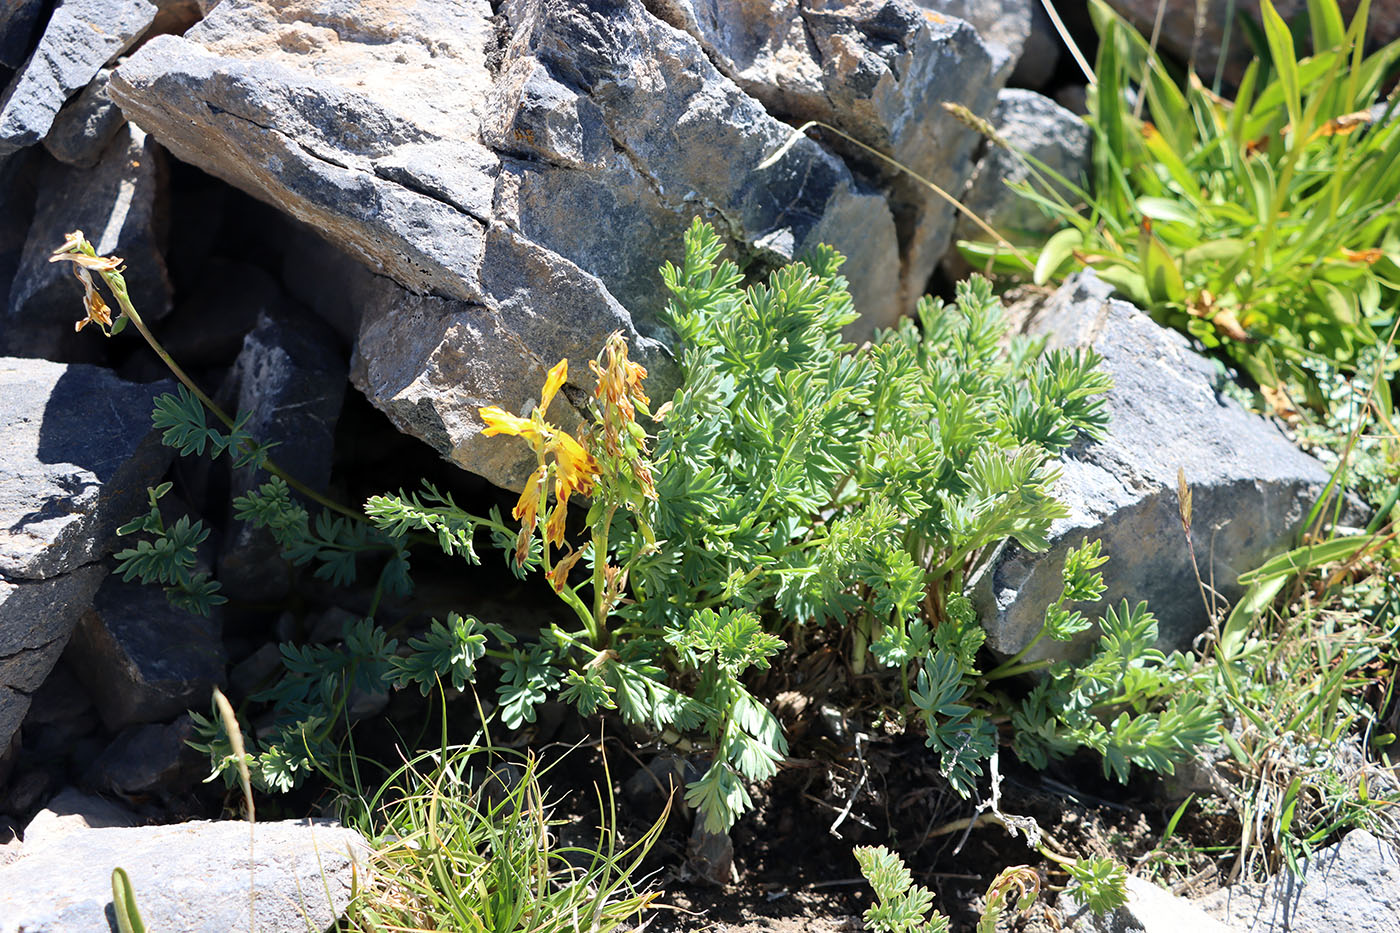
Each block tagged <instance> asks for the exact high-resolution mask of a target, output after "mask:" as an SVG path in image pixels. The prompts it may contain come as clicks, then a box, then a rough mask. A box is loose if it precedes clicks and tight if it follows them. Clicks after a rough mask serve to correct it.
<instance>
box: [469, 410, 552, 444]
mask: <svg viewBox="0 0 1400 933" xmlns="http://www.w3.org/2000/svg"><path fill="white" fill-rule="evenodd" d="M477 414H479V415H480V416H481V420H482V421H484V422H485V423H486V430H485V431H482V432H481V433H482V434H484V435H486V436H487V437H494V436H495V435H497V434H509V435H511V436H513V437H524V438H534V437H537V436H539V432H538V431H537V430H536V429H535V425H534V424H533V422H531V421H530V419H529V418H521V417H519V416H517V415H512V414H511V413H510V412H508V411H506V410H505V409H502V408H497V407H496V406H495V405H487V406H486V407H485V408H479V409H477Z"/></svg>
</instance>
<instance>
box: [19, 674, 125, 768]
mask: <svg viewBox="0 0 1400 933" xmlns="http://www.w3.org/2000/svg"><path fill="white" fill-rule="evenodd" d="M98 727H99V721H98V717H97V711H96V710H95V709H94V707H93V705H92V698H91V697H90V696H89V695H88V692H87V689H86V688H85V687H84V686H83V685H82V683H81V682H79V680H78V678H77V677H76V676H75V675H74V674H73V670H72V667H71V666H70V665H68V664H66V663H64V662H63V661H62V660H60V661H59V662H58V664H57V665H56V666H55V667H54V669H53V670H52V671H50V672H49V675H48V676H47V677H46V678H44V682H43V684H41V685H40V687H39V689H38V690H37V691H36V692H35V693H34V695H33V697H32V698H31V700H30V704H29V712H28V713H27V714H26V715H25V717H24V723H23V725H22V726H21V727H20V737H21V739H22V743H23V749H24V757H25V759H26V761H28V762H37V763H39V764H40V765H41V766H43V767H47V768H50V769H51V770H54V771H58V772H61V773H65V774H66V770H67V768H68V767H69V766H70V765H72V764H74V761H73V758H74V756H75V755H80V754H85V753H86V752H88V751H89V750H92V748H93V746H94V745H96V747H97V749H100V748H101V747H102V744H105V739H103V740H102V741H101V743H100V744H99V741H98V740H97V739H96V737H93V738H91V739H88V738H87V737H88V736H90V735H92V733H94V732H95V731H97V730H98Z"/></svg>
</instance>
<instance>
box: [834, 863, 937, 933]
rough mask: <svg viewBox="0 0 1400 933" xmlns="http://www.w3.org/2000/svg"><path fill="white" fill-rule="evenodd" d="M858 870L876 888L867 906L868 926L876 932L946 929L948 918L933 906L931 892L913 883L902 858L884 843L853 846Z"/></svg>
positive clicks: (930, 932)
mask: <svg viewBox="0 0 1400 933" xmlns="http://www.w3.org/2000/svg"><path fill="white" fill-rule="evenodd" d="M855 856H856V862H857V863H858V864H859V865H860V871H861V874H863V875H864V876H865V880H866V881H867V882H869V884H870V887H871V888H873V889H874V891H875V898H876V901H875V904H874V905H873V906H871V907H869V908H867V909H866V911H865V915H864V917H863V919H864V920H865V926H866V928H867V929H870V930H874V931H876V933H947V931H948V918H947V917H946V916H944V915H943V914H941V913H939V912H938V911H936V910H934V909H933V892H932V891H930V890H929V889H928V888H926V887H924V886H923V885H921V884H915V883H914V878H913V876H912V875H911V874H910V873H909V869H908V868H906V867H905V865H904V860H903V859H901V858H900V857H899V856H898V855H896V854H894V853H893V852H891V851H890V850H889V849H887V848H885V847H884V846H860V847H858V848H857V849H856V850H855Z"/></svg>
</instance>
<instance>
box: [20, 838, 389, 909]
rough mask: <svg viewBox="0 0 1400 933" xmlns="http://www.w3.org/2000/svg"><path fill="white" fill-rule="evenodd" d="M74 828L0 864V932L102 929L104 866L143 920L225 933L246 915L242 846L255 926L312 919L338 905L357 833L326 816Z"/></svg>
mask: <svg viewBox="0 0 1400 933" xmlns="http://www.w3.org/2000/svg"><path fill="white" fill-rule="evenodd" d="M253 832H254V833H255V839H254V840H252V841H251V842H250V839H249V825H248V824H247V823H244V822H237V821H232V820H229V821H222V822H214V823H210V822H193V823H180V824H176V825H171V826H140V827H131V828H109V829H83V830H79V831H76V832H71V833H68V834H66V835H64V836H62V837H61V838H60V839H59V840H56V843H57V844H48V845H44V844H40V845H31V844H30V842H29V841H28V837H27V836H26V841H25V843H24V845H23V847H22V848H21V856H20V858H18V859H16V860H15V861H12V862H10V863H9V864H8V865H3V866H0V933H20V931H40V930H43V931H46V933H78V931H84V933H86V931H92V930H107V929H109V928H112V927H110V926H109V924H110V921H109V919H108V918H109V911H108V906H109V905H110V904H111V901H112V882H111V876H112V870H113V869H114V868H116V867H118V866H120V867H122V868H124V869H125V870H126V872H127V874H128V875H129V876H130V878H131V882H132V886H133V888H134V890H135V895H136V902H137V905H138V907H139V908H140V910H141V916H142V919H143V920H144V921H145V923H146V926H147V928H148V929H151V930H189V931H197V933H227V931H229V930H245V929H247V928H248V924H249V922H250V918H249V905H248V898H249V881H250V878H249V864H250V850H251V862H252V864H253V865H254V866H255V867H254V869H253V877H252V884H253V887H254V891H255V892H256V893H255V899H254V904H255V907H254V913H255V915H254V917H253V918H251V922H252V923H253V925H254V928H255V929H258V930H307V929H312V930H324V929H327V928H329V927H330V926H331V925H332V924H333V923H334V922H335V920H336V918H337V917H339V916H340V915H341V913H342V912H343V911H344V910H345V906H346V904H347V903H348V902H349V899H350V892H351V885H352V877H353V872H355V871H357V870H358V871H359V872H360V873H361V875H360V876H361V877H363V872H364V869H365V864H366V844H365V841H364V839H363V837H361V836H360V834H359V833H357V832H355V831H354V830H351V829H346V828H343V827H340V826H338V825H335V824H333V823H328V822H317V823H311V822H307V821H294V820H288V821H283V822H278V823H258V824H257V825H256V827H255V829H254V830H253Z"/></svg>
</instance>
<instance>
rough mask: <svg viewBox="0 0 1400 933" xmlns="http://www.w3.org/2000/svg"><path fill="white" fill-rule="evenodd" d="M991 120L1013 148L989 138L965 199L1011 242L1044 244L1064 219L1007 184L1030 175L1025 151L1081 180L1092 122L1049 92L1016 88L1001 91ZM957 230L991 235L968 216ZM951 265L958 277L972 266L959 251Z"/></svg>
mask: <svg viewBox="0 0 1400 933" xmlns="http://www.w3.org/2000/svg"><path fill="white" fill-rule="evenodd" d="M990 122H991V124H992V128H993V129H995V130H996V131H997V133H998V135H1000V136H1001V137H1002V138H1003V139H1004V140H1006V142H1007V143H1008V144H1009V145H1010V146H1011V147H1012V148H1011V149H1010V150H1008V149H1005V148H1003V147H1001V146H998V145H996V144H994V143H992V142H991V141H988V142H987V144H986V153H985V154H984V155H983V156H982V158H981V159H980V160H978V162H977V166H976V168H975V169H974V170H973V173H972V178H971V179H970V180H969V181H968V183H967V189H966V190H965V191H964V192H963V197H962V201H963V204H964V205H965V206H966V207H967V208H968V210H970V211H972V212H973V213H974V214H976V215H977V216H979V217H981V218H982V219H983V220H985V221H986V222H987V223H988V224H990V225H991V226H992V227H993V228H994V229H995V230H997V231H998V232H999V233H1001V235H1002V236H1004V237H1006V239H1007V240H1009V241H1011V243H1013V244H1015V245H1017V246H1030V245H1040V244H1043V243H1044V242H1045V240H1046V239H1047V238H1048V237H1049V236H1050V234H1052V233H1054V232H1055V231H1056V230H1057V229H1059V227H1060V226H1061V224H1060V223H1059V222H1058V221H1056V220H1054V219H1052V218H1050V217H1048V216H1046V214H1045V212H1044V211H1042V210H1041V209H1040V208H1039V207H1038V206H1037V205H1036V204H1035V203H1034V202H1032V201H1030V200H1027V199H1026V198H1024V197H1022V196H1021V195H1019V194H1017V193H1016V192H1015V191H1013V190H1011V189H1010V188H1009V187H1007V186H1008V185H1011V184H1020V183H1023V182H1026V181H1029V180H1030V179H1031V178H1032V175H1031V171H1030V169H1029V168H1028V167H1027V165H1026V162H1025V161H1024V159H1023V158H1022V155H1026V156H1031V157H1034V158H1036V159H1039V160H1040V161H1041V162H1044V163H1045V164H1046V165H1048V166H1049V167H1050V168H1052V169H1054V170H1055V171H1057V172H1059V173H1060V174H1061V175H1063V176H1064V177H1065V178H1067V179H1069V180H1070V181H1072V182H1074V183H1076V184H1080V183H1082V182H1083V180H1084V179H1083V176H1084V174H1085V170H1086V168H1087V166H1088V162H1089V138H1090V132H1089V125H1088V124H1087V123H1085V122H1084V121H1083V120H1081V119H1080V118H1079V117H1077V116H1075V115H1074V114H1072V113H1070V112H1069V111H1068V110H1066V109H1064V108H1063V107H1061V106H1060V105H1059V104H1056V103H1055V102H1054V101H1052V100H1050V98H1048V97H1042V96H1041V95H1040V94H1037V93H1036V92H1035V91H1024V90H1020V89H1013V88H1008V89H1006V90H1004V91H1002V92H1001V93H1000V94H998V95H997V105H996V107H995V108H994V109H993V110H992V116H991V118H990ZM1047 177H1048V176H1047ZM1063 194H1064V196H1065V198H1066V200H1068V201H1069V202H1070V203H1071V204H1075V203H1078V200H1079V199H1078V198H1076V197H1074V196H1073V195H1072V194H1070V193H1069V192H1068V191H1065V192H1063ZM954 235H955V236H956V237H957V238H958V239H962V240H975V241H986V240H987V234H986V233H984V232H983V231H982V228H980V227H979V226H977V225H976V224H974V223H973V222H972V221H971V220H969V219H968V218H967V217H959V218H958V225H957V230H956V233H955V234H954ZM955 260H956V261H955ZM949 264H950V265H951V266H954V267H955V273H956V275H955V277H961V276H962V275H963V274H965V273H966V272H968V271H970V270H969V269H968V268H967V266H966V265H965V264H963V263H962V262H961V260H960V257H958V256H957V254H955V253H954V254H950V256H949Z"/></svg>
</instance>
